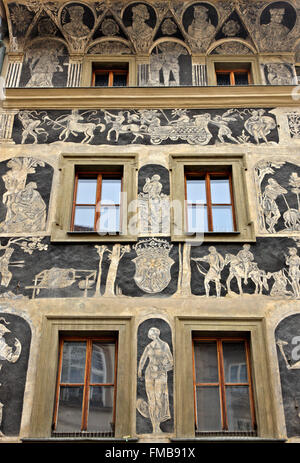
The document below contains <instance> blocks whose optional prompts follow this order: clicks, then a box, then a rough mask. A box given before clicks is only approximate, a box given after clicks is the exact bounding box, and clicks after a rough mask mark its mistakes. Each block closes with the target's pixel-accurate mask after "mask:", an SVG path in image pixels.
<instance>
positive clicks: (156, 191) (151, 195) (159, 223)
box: [138, 174, 170, 233]
mask: <svg viewBox="0 0 300 463" xmlns="http://www.w3.org/2000/svg"><path fill="white" fill-rule="evenodd" d="M161 190H162V184H161V182H160V176H159V175H157V174H154V175H153V176H152V177H151V179H150V178H146V183H145V185H144V186H143V192H142V193H139V195H138V201H139V212H140V228H141V230H140V231H141V232H142V233H144V232H145V233H146V232H148V231H149V229H150V230H151V232H152V233H161V232H167V231H168V230H169V229H170V222H169V218H170V209H169V207H170V204H169V198H168V196H167V195H165V194H163V193H161Z"/></svg>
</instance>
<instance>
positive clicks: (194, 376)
mask: <svg viewBox="0 0 300 463" xmlns="http://www.w3.org/2000/svg"><path fill="white" fill-rule="evenodd" d="M192 349H193V383H194V410H195V429H197V424H198V410H197V384H196V368H195V341H193V343H192Z"/></svg>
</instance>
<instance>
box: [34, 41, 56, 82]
mask: <svg viewBox="0 0 300 463" xmlns="http://www.w3.org/2000/svg"><path fill="white" fill-rule="evenodd" d="M63 54H64V47H62V46H60V47H58V46H57V43H56V42H55V43H54V44H47V47H46V46H44V47H43V48H41V49H37V48H36V47H34V48H33V49H32V50H30V54H29V55H28V57H27V62H28V64H29V68H30V71H31V77H30V79H29V81H28V82H27V84H26V87H53V75H54V73H55V72H63V66H61V65H60V63H59V59H58V58H59V56H62V55H63Z"/></svg>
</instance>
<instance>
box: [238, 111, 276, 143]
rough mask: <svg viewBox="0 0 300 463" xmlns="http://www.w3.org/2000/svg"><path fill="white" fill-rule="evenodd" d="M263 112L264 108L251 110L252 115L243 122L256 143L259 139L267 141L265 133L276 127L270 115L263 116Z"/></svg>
mask: <svg viewBox="0 0 300 463" xmlns="http://www.w3.org/2000/svg"><path fill="white" fill-rule="evenodd" d="M264 112H265V111H264V109H259V110H256V109H253V110H251V114H252V116H251V117H249V119H247V120H246V122H245V129H246V130H247V132H249V133H250V135H252V136H253V137H254V139H255V141H256V143H257V144H259V143H260V139H262V140H263V141H264V142H265V143H268V140H267V135H268V134H269V133H270V131H271V130H272V129H274V128H275V127H276V123H275V121H274V120H273V119H272V117H269V116H264V115H263V114H264Z"/></svg>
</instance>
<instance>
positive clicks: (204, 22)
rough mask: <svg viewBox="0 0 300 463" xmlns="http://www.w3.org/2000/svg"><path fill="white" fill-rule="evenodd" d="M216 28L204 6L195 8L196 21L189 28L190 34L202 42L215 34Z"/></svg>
mask: <svg viewBox="0 0 300 463" xmlns="http://www.w3.org/2000/svg"><path fill="white" fill-rule="evenodd" d="M215 29H216V28H215V26H214V25H213V24H212V23H211V21H210V19H209V18H208V9H207V8H206V7H205V6H203V5H196V6H194V19H193V21H192V23H191V24H190V25H189V27H188V34H189V35H190V36H192V37H193V38H194V39H196V40H200V41H202V40H203V39H206V38H207V37H210V36H211V35H213V34H214V32H215Z"/></svg>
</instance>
